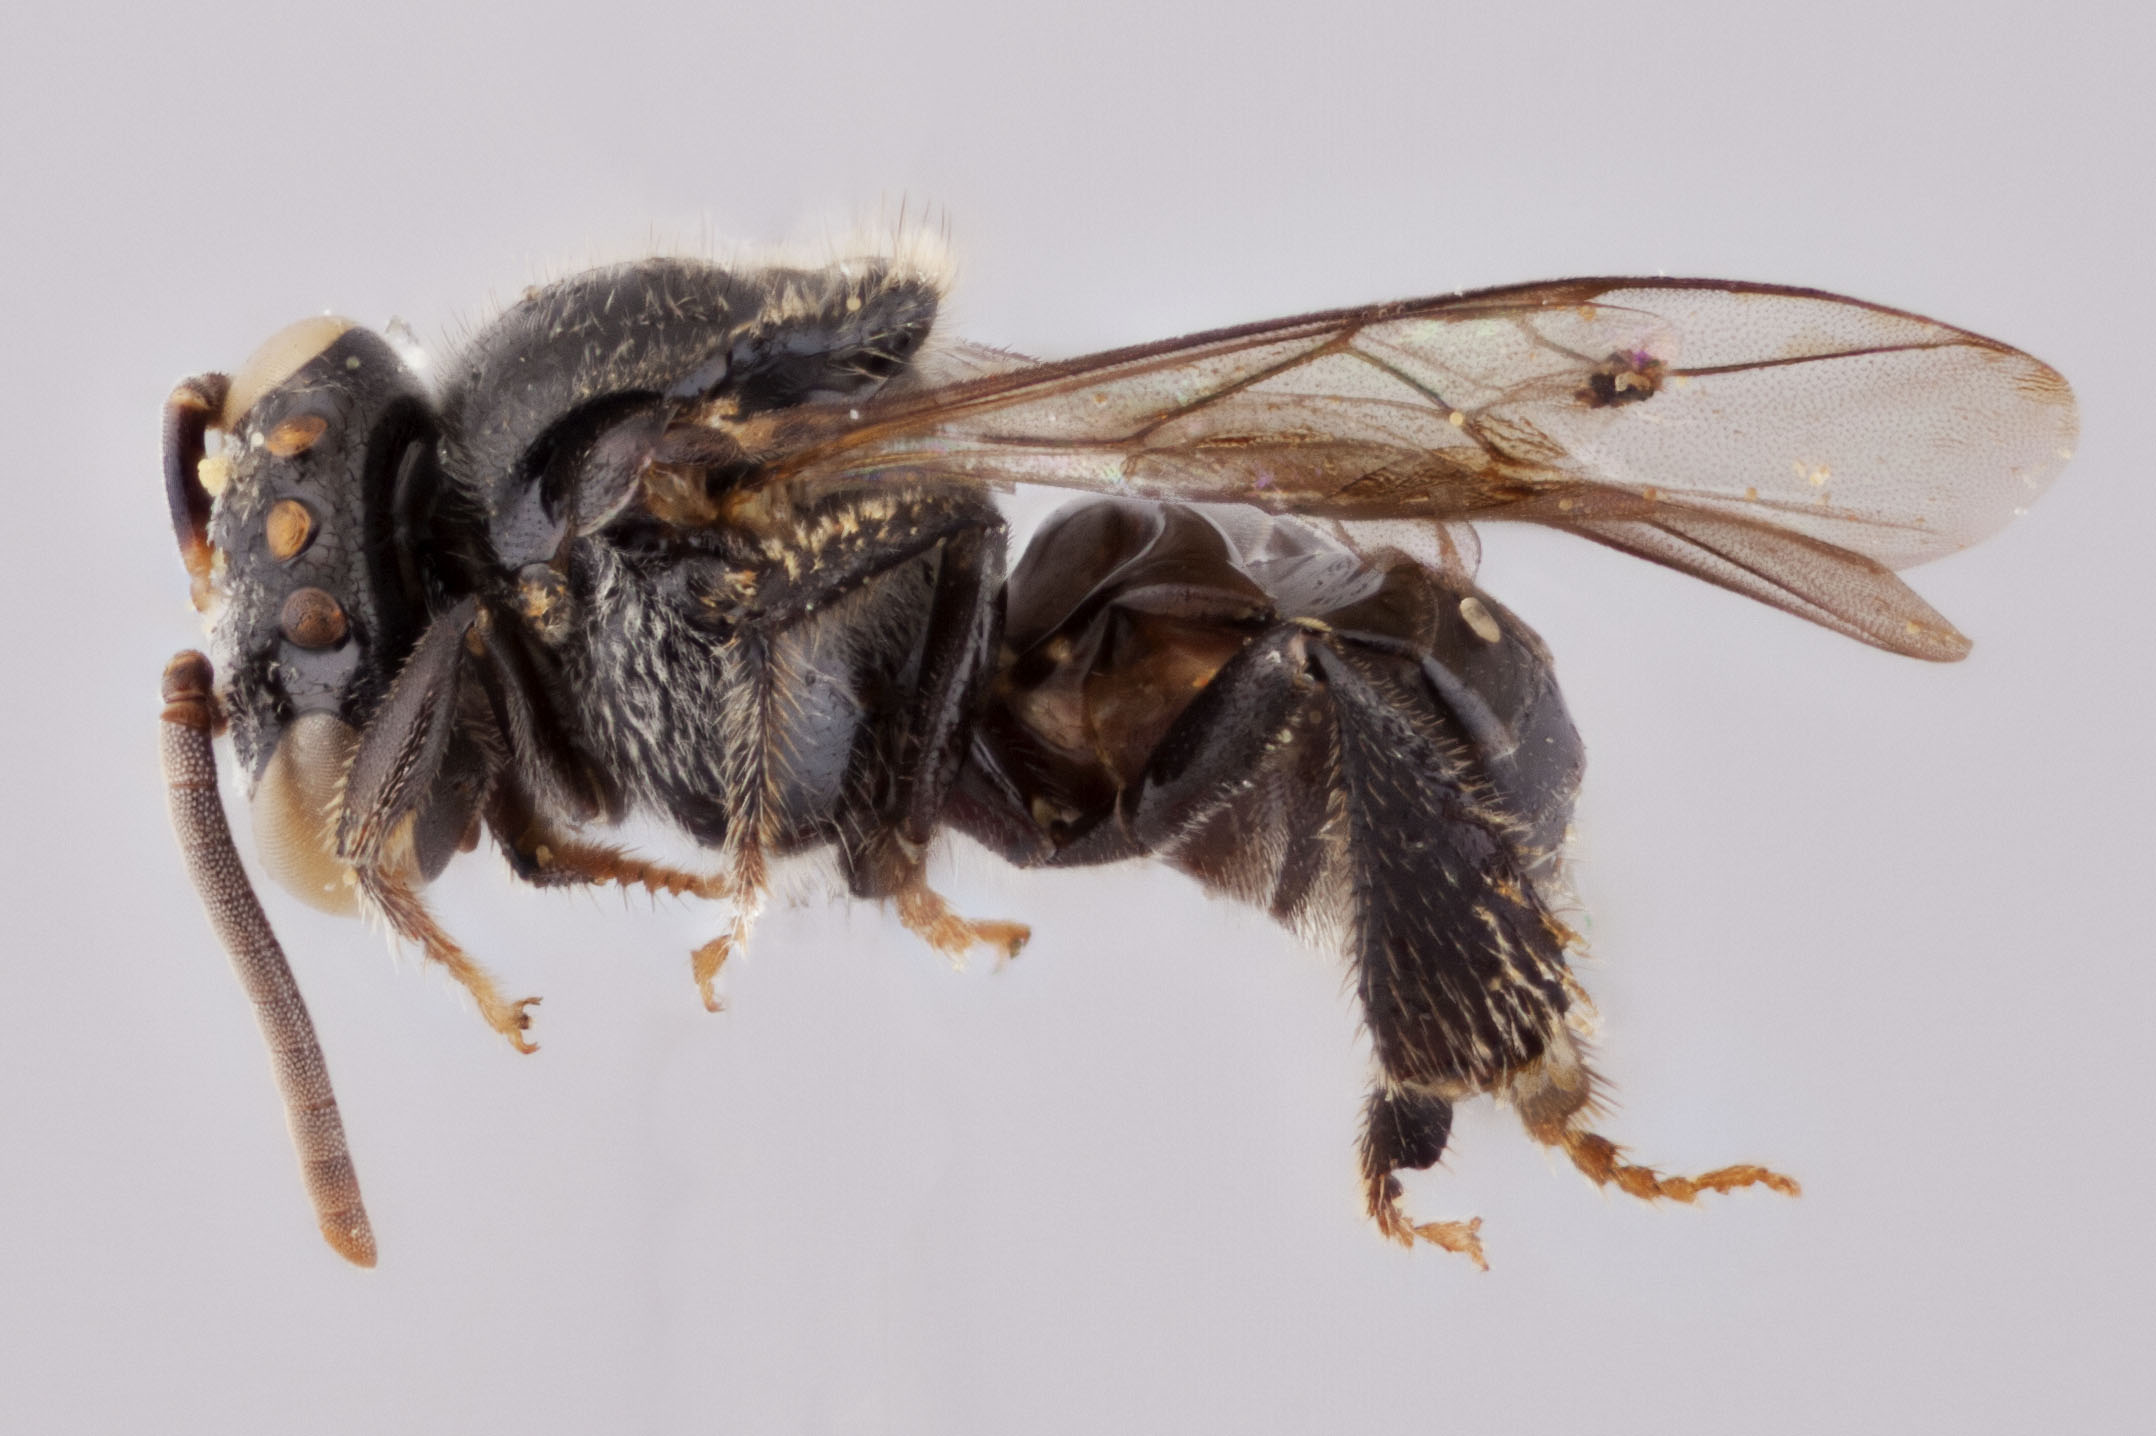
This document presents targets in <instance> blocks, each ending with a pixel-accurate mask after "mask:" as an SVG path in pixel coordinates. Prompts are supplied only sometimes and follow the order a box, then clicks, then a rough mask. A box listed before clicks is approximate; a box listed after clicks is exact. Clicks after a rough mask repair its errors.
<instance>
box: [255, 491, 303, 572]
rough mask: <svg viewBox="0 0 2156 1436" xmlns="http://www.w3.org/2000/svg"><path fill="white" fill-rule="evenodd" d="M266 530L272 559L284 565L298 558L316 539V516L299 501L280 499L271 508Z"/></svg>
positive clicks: (265, 534)
mask: <svg viewBox="0 0 2156 1436" xmlns="http://www.w3.org/2000/svg"><path fill="white" fill-rule="evenodd" d="M264 530H265V533H264V537H266V538H267V539H268V541H269V551H270V557H271V558H274V559H276V560H277V561H278V562H279V563H282V562H284V561H285V560H286V559H290V558H297V557H298V556H299V554H300V553H301V551H302V550H304V549H305V548H306V547H307V541H308V540H309V539H311V538H313V537H314V515H313V514H311V513H308V512H307V506H306V505H305V504H303V503H301V502H300V501H299V500H298V499H279V500H278V501H277V502H276V503H275V504H274V505H272V506H271V508H270V511H269V518H268V519H267V520H266V521H265V523H264Z"/></svg>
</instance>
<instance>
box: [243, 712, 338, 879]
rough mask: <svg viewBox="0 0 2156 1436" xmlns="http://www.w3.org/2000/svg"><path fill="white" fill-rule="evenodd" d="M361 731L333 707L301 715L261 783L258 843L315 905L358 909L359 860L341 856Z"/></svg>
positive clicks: (272, 871) (265, 862) (269, 865)
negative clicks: (341, 817) (343, 818)
mask: <svg viewBox="0 0 2156 1436" xmlns="http://www.w3.org/2000/svg"><path fill="white" fill-rule="evenodd" d="M358 744H359V734H358V733H357V732H356V731H355V730H354V729H353V728H352V726H351V725H350V724H348V723H346V722H344V720H342V719H340V718H338V717H336V716H335V715H334V714H330V713H305V714H302V715H300V716H299V717H298V718H296V719H294V720H293V721H292V723H291V725H290V726H289V727H287V728H286V729H285V730H284V736H283V738H282V739H280V740H279V741H278V744H277V751H276V752H275V753H273V754H271V755H270V761H269V767H268V768H266V769H265V770H263V773H262V780H261V781H260V782H259V783H257V784H256V785H255V795H254V800H253V803H252V811H253V815H254V830H255V846H256V848H257V849H258V850H259V851H260V853H261V855H262V866H263V867H264V868H265V869H266V870H267V871H268V872H269V875H270V876H271V877H273V878H275V879H276V880H277V883H278V885H279V886H280V887H282V888H284V889H285V890H286V891H287V892H289V893H291V894H292V895H293V896H294V897H296V898H298V899H299V900H300V901H301V902H304V903H306V904H307V905H308V906H310V907H317V908H320V909H321V910H322V911H324V912H333V913H338V914H342V915H349V914H351V913H352V912H354V911H356V910H357V908H358V889H357V888H356V887H355V886H354V884H353V882H352V877H351V872H352V869H351V865H350V864H348V863H346V862H345V861H344V860H343V859H341V858H339V857H338V856H337V816H338V813H337V810H338V805H339V801H340V799H341V798H342V796H343V789H344V772H345V769H346V767H348V766H349V765H350V763H351V761H352V751H353V749H354V748H356V747H357V746H358Z"/></svg>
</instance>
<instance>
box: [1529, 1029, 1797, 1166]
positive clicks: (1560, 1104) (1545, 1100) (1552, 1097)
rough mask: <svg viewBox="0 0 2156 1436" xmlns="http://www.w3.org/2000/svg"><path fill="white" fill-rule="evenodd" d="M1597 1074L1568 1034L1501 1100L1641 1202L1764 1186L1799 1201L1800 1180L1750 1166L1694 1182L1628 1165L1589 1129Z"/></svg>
mask: <svg viewBox="0 0 2156 1436" xmlns="http://www.w3.org/2000/svg"><path fill="white" fill-rule="evenodd" d="M1595 1086H1596V1080H1595V1077H1594V1074H1593V1073H1592V1072H1590V1071H1589V1070H1588V1068H1587V1064H1586V1063H1585V1062H1584V1061H1582V1060H1581V1058H1580V1054H1579V1048H1578V1046H1577V1045H1576V1044H1575V1043H1574V1042H1573V1041H1572V1040H1571V1036H1570V1034H1562V1035H1561V1037H1560V1040H1558V1041H1556V1042H1553V1043H1552V1044H1551V1045H1550V1047H1549V1049H1548V1050H1547V1051H1546V1052H1545V1053H1544V1054H1543V1055H1542V1057H1541V1059H1540V1060H1538V1061H1537V1062H1535V1063H1534V1064H1533V1065H1532V1066H1530V1067H1527V1068H1525V1069H1523V1070H1522V1071H1520V1072H1518V1073H1516V1074H1514V1075H1513V1076H1512V1077H1511V1078H1510V1079H1509V1080H1508V1081H1507V1083H1506V1085H1505V1088H1504V1093H1503V1095H1504V1096H1505V1098H1506V1100H1507V1101H1509V1102H1511V1103H1512V1105H1513V1107H1514V1108H1515V1109H1516V1110H1517V1111H1518V1112H1519V1114H1520V1122H1521V1125H1523V1126H1525V1127H1526V1128H1527V1134H1528V1135H1529V1136H1530V1137H1533V1138H1534V1139H1535V1140H1536V1141H1538V1142H1541V1143H1543V1144H1544V1145H1545V1146H1550V1147H1555V1148H1556V1149H1557V1150H1558V1151H1560V1152H1563V1153H1564V1154H1565V1156H1566V1157H1567V1158H1568V1159H1570V1161H1571V1163H1572V1165H1573V1166H1575V1167H1577V1168H1579V1170H1580V1172H1581V1173H1582V1174H1583V1175H1585V1176H1586V1177H1587V1179H1588V1180H1589V1181H1591V1182H1593V1183H1594V1184H1595V1185H1596V1186H1598V1187H1607V1186H1615V1187H1616V1188H1617V1189H1618V1190H1620V1191H1623V1192H1628V1193H1630V1194H1631V1195H1632V1196H1635V1197H1638V1198H1639V1199H1640V1200H1641V1201H1645V1202H1653V1201H1670V1202H1684V1203H1687V1204H1689V1203H1691V1202H1693V1201H1696V1200H1697V1199H1698V1198H1699V1195H1700V1193H1702V1192H1733V1191H1735V1190H1737V1189H1738V1188H1739V1187H1766V1188H1767V1189H1768V1190H1770V1191H1776V1192H1780V1193H1781V1194H1782V1195H1783V1196H1785V1197H1794V1196H1800V1195H1802V1194H1803V1188H1802V1187H1800V1186H1798V1184H1797V1182H1796V1179H1795V1178H1793V1177H1787V1176H1784V1175H1783V1174H1782V1173H1780V1172H1777V1171H1774V1170H1772V1169H1771V1168H1768V1167H1761V1166H1756V1165H1754V1164H1752V1163H1749V1162H1746V1163H1739V1164H1737V1165H1734V1166H1728V1167H1717V1168H1715V1169H1714V1170H1713V1171H1711V1172H1702V1173H1701V1174H1700V1175H1698V1176H1696V1177H1682V1176H1664V1175H1663V1174H1662V1173H1660V1172H1657V1171H1656V1170H1655V1169H1654V1168H1652V1167H1647V1166H1641V1165H1638V1164H1636V1163H1632V1162H1627V1161H1625V1160H1624V1155H1623V1154H1624V1149H1623V1148H1622V1147H1619V1146H1618V1145H1617V1144H1616V1143H1614V1142H1612V1141H1610V1140H1609V1138H1607V1137H1604V1136H1602V1135H1600V1134H1599V1133H1596V1132H1594V1131H1591V1130H1590V1129H1589V1125H1588V1124H1589V1123H1590V1122H1591V1121H1592V1120H1593V1118H1594V1115H1595V1105H1596V1104H1595Z"/></svg>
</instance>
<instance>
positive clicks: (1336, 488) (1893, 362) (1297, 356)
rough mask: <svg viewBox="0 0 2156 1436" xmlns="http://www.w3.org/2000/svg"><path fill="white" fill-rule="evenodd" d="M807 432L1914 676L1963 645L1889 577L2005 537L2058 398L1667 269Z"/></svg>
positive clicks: (1327, 321) (1953, 350) (2053, 440)
mask: <svg viewBox="0 0 2156 1436" xmlns="http://www.w3.org/2000/svg"><path fill="white" fill-rule="evenodd" d="M802 422H803V424H804V427H803V428H802V429H800V430H797V431H796V432H795V433H793V434H792V435H790V436H788V437H789V442H788V444H787V445H786V446H785V447H787V448H789V449H791V450H792V452H791V453H790V455H789V456H788V457H787V458H786V459H784V460H782V461H781V462H780V463H779V464H778V465H777V468H778V471H779V472H781V473H786V474H798V475H817V474H840V473H846V474H860V473H863V472H874V471H879V470H887V469H893V468H897V469H906V470H911V471H913V472H923V471H927V472H934V473H942V474H951V475H964V476H968V477H972V478H974V479H978V480H982V481H986V482H1022V483H1042V484H1057V485H1064V486H1069V487H1077V488H1084V489H1090V490H1095V491H1099V492H1106V493H1116V494H1124V495H1128V496H1132V497H1139V498H1153V499H1176V500H1199V499H1211V500H1231V501H1236V502H1242V503H1253V504H1257V505H1260V506H1262V507H1265V508H1268V509H1272V510H1275V511H1282V512H1293V513H1301V514H1307V515H1311V516H1315V517H1320V518H1336V519H1341V520H1348V521H1355V520H1372V519H1400V518H1429V519H1439V520H1451V519H1461V518H1492V519H1497V518H1503V519H1517V520H1524V521H1529V522H1536V523H1543V524H1549V525H1552V526H1555V527H1559V528H1565V529H1569V530H1571V531H1574V532H1577V533H1580V534H1582V535H1585V536H1586V537H1589V538H1593V539H1595V540H1597V541H1599V542H1602V543H1606V544H1610V545H1612V546H1614V547H1617V548H1620V549H1624V550H1625V551H1627V552H1631V553H1636V554H1639V555H1641V556H1642V557H1646V558H1650V559H1653V560H1654V561H1656V562H1659V563H1664V564H1667V565H1669V566H1671V567H1674V568H1678V569H1681V570H1683V571H1685V572H1688V573H1692V574H1694V575H1696V576H1698V577H1701V578H1705V579H1707V580H1709V581H1710V582H1714V583H1718V584H1721V585H1723V586H1724V587H1729V588H1733V589H1736V590H1737V591H1739V592H1743V593H1747V594H1749V595H1751V596H1752V597H1755V598H1759V599H1761V600H1763V601H1765V602H1768V603H1772V604H1774V605H1776V606H1777V607H1781V608H1784V609H1786V610H1788V611H1789V612H1792V613H1796V614H1799V615H1800V616H1802V617H1805V618H1808V619H1811V620H1812V621H1814V622H1818V623H1823V624H1825V625H1827V626H1829V627H1832V628H1835V629H1838V630H1839V631H1842V632H1845V633H1849V634H1851V635H1853V636H1856V637H1860V638H1863V639H1864V640H1866V641H1868V642H1872V643H1876V644H1879V645H1880V646H1882V647H1886V648H1891V649H1895V650H1897V651H1900V652H1906V653H1912V654H1915V655H1917V656H1921V657H1929V658H1954V657H1959V656H1960V655H1961V653H1962V652H1964V651H1966V648H1967V641H1966V640H1965V639H1963V638H1962V637H1961V636H1960V635H1959V634H1958V633H1955V632H1954V630H1953V628H1952V627H1951V625H1949V624H1947V622H1946V621H1945V620H1944V619H1943V618H1941V617H1940V616H1939V615H1938V614H1937V613H1936V612H1934V611H1933V610H1932V609H1931V608H1930V607H1929V606H1928V605H1926V604H1925V603H1924V602H1923V601H1922V600H1921V599H1919V598H1917V597H1916V595H1914V594H1913V593H1911V592H1910V591H1909V590H1908V588H1907V587H1906V586H1904V585H1903V584H1902V583H1901V582H1900V581H1899V580H1898V579H1896V578H1895V577H1894V576H1893V575H1892V573H1891V572H1890V570H1891V569H1894V568H1901V567H1907V566H1909V565H1911V564H1915V563H1921V562H1923V561H1924V560H1926V559H1929V558H1935V557H1937V556H1939V555H1941V554H1944V553H1949V552H1952V551H1953V550H1955V549H1958V548H1961V547H1964V546H1966V545H1967V544H1969V543H1972V542H1975V541H1976V540H1977V539H1980V538H1982V537H1984V536H1986V535H1988V534H1990V533H1992V532H1994V531H1996V530H1997V529H1998V528H2000V527H2001V526H2002V525H2004V524H2005V523H2006V522H2007V521H2008V520H2009V519H2010V518H2012V517H2013V516H2014V515H2015V514H2016V513H2018V512H2020V511H2021V510H2022V509H2023V508H2025V507H2027V505H2028V504H2029V503H2030V502H2032V501H2033V500H2034V499H2035V498H2036V496H2037V495H2038V494H2040V493H2041V492H2042V491H2043V490H2044V488H2045V487H2047V486H2048V485H2049V483H2050V482H2051V480H2052V478H2053V477H2054V476H2055V475H2056V474H2057V473H2058V471H2059V469H2060V468H2061V467H2063V465H2064V464H2065V462H2066V459H2067V458H2068V456H2069V455H2070V454H2071V451H2072V447H2073V443H2074V439H2075V433H2076V418H2075V411H2074V403H2073V396H2072V393H2071V391H2070V390H2069V389H2068V388H2067V386H2066V383H2065V381H2064V380H2063V379H2061V378H2060V377H2059V376H2058V375H2057V374H2056V373H2055V372H2053V371H2052V370H2051V369H2049V368H2047V367H2046V366H2045V365H2043V364H2041V363H2039V362H2038V361H2036V360H2035V359H2032V358H2030V357H2029V356H2028V355H2026V354H2022V353H2020V352H2019V351H2017V350H2014V349H2011V348H2009V347H2007V346H2005V345H2002V344H1999V343H1996V342H1994V341H1992V340H1989V339H1984V338H1981V337H1979V336H1976V335H1973V334H1969V333H1967V332H1965V331H1963V330H1959V329H1954V328H1951V327H1950V326H1947V325H1943V324H1939V323H1937V322H1935V321H1932V320H1928V319H1923V318H1920V317H1918V316H1915V315H1911V314H1904V313H1901V312H1898V311H1895V310H1890V309H1882V308H1879V307H1877V306H1874V305H1869V304H1864V303H1861V302H1859V301H1856V300H1850V299H1843V298H1839V297H1836V296H1833V295H1827V294H1820V293H1816V292H1813V291H1808V290H1796V289H1785V288H1774V287H1769V286H1763V285H1745V284H1734V283H1727V282H1722V281H1700V280H1670V279H1615V280H1569V281H1561V282H1557V283H1552V284H1541V285H1531V286H1524V287H1519V288H1511V289H1501V290H1489V291H1484V292H1481V293H1476V294H1465V295H1455V296H1448V297H1444V298H1438V299H1429V300H1418V301H1409V302H1405V303H1399V304H1388V305H1379V306H1374V307H1371V308H1365V309H1354V310H1341V311H1336V312H1332V313H1327V314H1317V315H1308V316H1304V317H1301V318H1297V319H1287V320H1280V321H1275V322H1272V323H1265V324H1255V325H1248V326H1244V327H1241V328H1237V329H1228V330H1220V331H1216V332H1214V333H1211V334H1202V335H1196V336H1192V337H1190V338H1186V339H1179V340H1170V341H1166V342H1164V343H1160V344H1152V345H1145V346H1140V347H1138V348H1134V349H1126V350H1118V351H1114V352H1111V353H1107V354H1101V355H1095V356H1092V357H1090V358H1085V359H1077V360H1071V361H1068V362H1064V363H1056V364H1045V365H1038V366H1033V367H1029V368H1024V369H1020V370H1017V371H1015V372H1007V373H992V374H986V375H983V376H982V377H980V378H978V379H974V380H971V381H968V382H963V383H959V384H955V385H951V386H948V387H944V388H940V389H936V390H934V391H932V392H929V393H926V394H919V393H917V394H914V395H910V396H904V397H902V398H898V399H895V400H894V401H892V402H891V403H889V404H886V405H885V406H883V407H881V408H874V409H870V410H867V411H861V412H859V415H858V418H856V417H854V416H853V415H844V416H841V415H838V414H827V415H823V416H804V418H803V420H802ZM819 424H821V425H824V426H826V427H824V428H822V429H821V430H820V431H819V429H818V428H817V427H816V426H817V425H819Z"/></svg>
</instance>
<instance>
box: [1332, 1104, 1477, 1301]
mask: <svg viewBox="0 0 2156 1436" xmlns="http://www.w3.org/2000/svg"><path fill="white" fill-rule="evenodd" d="M1451 1135H1452V1104H1451V1103H1450V1102H1447V1101H1446V1100H1445V1099H1444V1098H1442V1097H1436V1096H1433V1095H1431V1094H1430V1093H1427V1092H1420V1091H1417V1090H1415V1089H1414V1088H1411V1087H1396V1086H1384V1087H1380V1088H1378V1089H1377V1090H1376V1091H1374V1092H1372V1093H1371V1094H1370V1105H1369V1106H1368V1108H1366V1109H1365V1110H1364V1113H1363V1129H1362V1175H1363V1195H1364V1200H1365V1202H1366V1203H1367V1205H1368V1209H1369V1212H1370V1220H1371V1221H1373V1222H1376V1223H1377V1229H1378V1230H1379V1231H1381V1232H1383V1233H1384V1234H1385V1235H1386V1236H1388V1237H1391V1238H1392V1239H1393V1240H1394V1241H1396V1242H1398V1243H1400V1245H1402V1246H1413V1245H1414V1244H1415V1243H1416V1242H1418V1241H1425V1242H1429V1243H1430V1244H1431V1245H1432V1246H1439V1247H1443V1248H1444V1249H1445V1250H1446V1251H1449V1252H1458V1253H1460V1254H1461V1255H1462V1256H1464V1257H1466V1258H1467V1259H1468V1260H1469V1261H1471V1262H1473V1263H1474V1264H1475V1265H1476V1266H1478V1267H1481V1268H1482V1269H1483V1270H1484V1271H1488V1270H1489V1269H1490V1264H1489V1263H1488V1262H1487V1261H1484V1260H1483V1257H1482V1237H1481V1231H1482V1218H1480V1217H1470V1218H1469V1219H1468V1220H1466V1221H1464V1222H1419V1223H1418V1222H1412V1221H1410V1220H1408V1216H1407V1213H1406V1212H1404V1211H1402V1210H1401V1209H1400V1195H1401V1192H1400V1179H1399V1178H1398V1177H1397V1176H1395V1175H1393V1174H1394V1173H1395V1172H1401V1171H1420V1170H1422V1169H1423V1168H1425V1167H1434V1166H1436V1165H1437V1159H1438V1158H1439V1157H1442V1156H1444V1155H1445V1141H1446V1139H1447V1138H1448V1137H1450V1136H1451Z"/></svg>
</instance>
